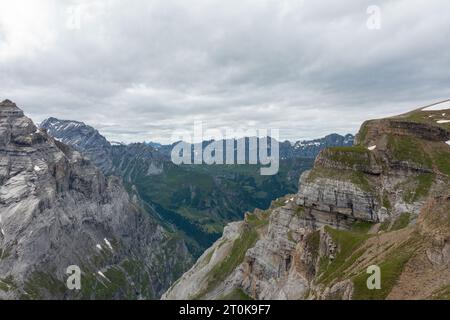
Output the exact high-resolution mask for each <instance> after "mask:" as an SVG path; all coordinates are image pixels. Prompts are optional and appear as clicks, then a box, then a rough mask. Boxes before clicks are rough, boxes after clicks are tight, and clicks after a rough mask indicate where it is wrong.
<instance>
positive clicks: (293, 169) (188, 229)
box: [40, 118, 353, 257]
mask: <svg viewBox="0 0 450 320" xmlns="http://www.w3.org/2000/svg"><path fill="white" fill-rule="evenodd" d="M40 127H41V128H42V129H46V130H47V131H48V133H49V135H51V136H53V137H54V138H55V139H58V140H60V141H62V142H64V143H67V144H69V145H70V146H72V147H73V148H75V149H76V150H78V151H79V152H81V153H82V154H83V155H84V156H86V157H87V158H89V159H91V160H92V161H93V162H94V163H95V164H96V165H97V166H98V167H99V168H101V169H102V171H103V172H104V173H105V174H106V175H116V176H118V177H121V178H122V180H123V184H124V186H125V188H126V189H127V191H128V192H129V193H130V195H131V196H133V197H136V198H137V199H138V200H139V202H140V203H141V204H142V206H143V207H144V208H146V209H147V210H148V211H149V213H150V214H152V215H154V217H155V219H157V220H158V221H159V222H160V223H161V224H163V225H165V226H166V227H167V228H168V229H171V230H172V231H173V232H174V233H176V234H180V235H181V237H183V238H184V239H185V241H186V243H187V244H188V247H189V250H190V252H191V253H192V254H193V255H194V256H197V257H198V256H200V255H201V254H202V253H203V251H204V250H205V249H207V248H208V247H209V246H211V245H212V243H214V241H216V240H217V239H218V238H219V237H220V235H221V234H222V232H223V227H224V226H225V225H226V224H227V223H229V222H231V221H236V220H241V219H242V218H243V213H244V212H245V211H248V210H250V211H251V210H254V209H255V208H268V207H269V205H270V202H271V201H272V200H273V199H276V198H278V197H280V196H283V195H284V194H286V193H292V192H295V191H296V190H297V188H298V185H297V182H298V177H299V175H300V174H301V173H302V172H304V171H305V170H308V169H311V167H312V165H313V162H314V158H315V157H316V155H317V154H318V153H319V151H320V150H322V149H324V148H325V147H329V146H350V145H352V144H353V136H352V135H350V134H349V135H346V136H345V137H344V136H341V135H338V134H331V135H329V136H326V137H324V138H322V139H316V140H310V141H298V142H296V143H290V142H289V141H285V142H283V143H280V158H281V161H280V170H279V173H278V174H277V175H274V176H261V175H260V171H259V166H258V165H239V166H229V165H175V164H173V163H172V161H171V158H170V154H171V150H172V148H173V146H174V144H172V145H161V144H157V143H132V144H128V145H125V144H121V143H110V142H108V141H107V140H106V139H105V138H104V137H103V136H102V135H101V134H100V133H99V132H98V131H97V130H96V129H94V128H93V127H91V126H89V125H86V124H84V123H82V122H78V121H71V120H59V119H56V118H48V119H47V120H45V121H43V122H42V123H41V124H40ZM210 142H211V141H205V142H203V146H206V145H208V144H209V143H210ZM245 143H246V148H247V150H248V148H249V142H248V138H245ZM224 145H226V143H225V142H224ZM247 154H248V153H247Z"/></svg>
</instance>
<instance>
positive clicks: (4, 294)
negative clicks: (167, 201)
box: [0, 100, 190, 299]
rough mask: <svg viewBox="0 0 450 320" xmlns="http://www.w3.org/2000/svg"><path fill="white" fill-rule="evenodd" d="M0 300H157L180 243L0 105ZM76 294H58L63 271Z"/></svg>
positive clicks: (91, 169)
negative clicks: (74, 280)
mask: <svg viewBox="0 0 450 320" xmlns="http://www.w3.org/2000/svg"><path fill="white" fill-rule="evenodd" d="M0 230H1V232H0V299H17V298H24V299H111V298H122V299H124V298H130V299H138V298H158V297H159V296H160V295H161V293H162V292H163V291H164V290H165V289H166V288H167V287H168V286H169V284H170V283H171V282H172V281H173V280H174V278H175V277H176V276H177V270H178V272H180V270H183V268H185V267H186V265H189V261H190V256H189V254H188V253H187V250H186V247H185V246H184V244H183V242H180V241H179V240H177V239H176V238H173V237H172V236H171V235H169V234H168V233H167V232H166V231H165V230H164V229H163V228H162V227H161V226H159V225H158V224H157V223H156V222H155V221H153V220H152V219H151V218H150V217H149V216H148V215H147V214H146V213H145V212H143V210H141V209H140V207H139V206H138V205H137V204H136V203H134V202H133V201H131V200H130V199H129V196H128V194H127V192H126V191H125V190H124V188H123V187H122V184H121V183H120V181H119V180H118V179H117V178H114V177H105V176H104V175H103V174H102V173H101V172H100V171H99V170H98V169H97V168H96V167H95V166H93V165H92V164H91V162H90V161H88V160H86V159H85V158H83V157H82V156H81V155H80V154H79V153H78V152H77V151H75V150H73V149H72V148H71V147H68V146H67V145H65V144H63V143H62V142H59V141H57V140H55V139H53V138H52V137H50V136H49V135H48V134H47V133H46V132H45V131H42V130H39V129H38V128H37V127H36V126H35V125H34V123H33V122H32V121H31V120H30V119H29V118H27V117H26V116H24V114H23V112H22V111H21V110H20V109H19V108H17V106H16V105H15V104H14V103H12V102H11V101H8V100H5V101H4V102H2V103H1V104H0ZM71 266H72V267H73V266H76V267H78V268H79V269H80V270H81V289H80V290H70V289H69V288H68V287H67V286H66V280H67V277H68V275H67V274H66V272H67V270H68V268H69V267H71Z"/></svg>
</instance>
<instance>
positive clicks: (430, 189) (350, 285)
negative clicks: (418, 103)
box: [163, 110, 450, 299]
mask: <svg viewBox="0 0 450 320" xmlns="http://www.w3.org/2000/svg"><path fill="white" fill-rule="evenodd" d="M448 118H450V110H415V111H413V112H410V113H407V114H404V115H401V116H397V117H393V118H389V119H382V120H372V121H368V122H366V123H364V124H363V126H362V127H361V130H360V132H359V134H358V136H357V144H356V145H355V146H353V147H338V148H329V149H326V150H324V151H322V152H321V153H320V154H319V156H318V157H317V159H316V162H315V166H314V168H313V170H311V171H310V172H306V173H304V174H303V175H302V177H301V181H300V188H299V192H298V193H297V194H295V195H288V196H286V197H284V198H281V199H278V200H277V201H274V202H273V204H272V207H271V208H270V209H268V210H266V211H261V210H256V211H255V212H253V213H247V214H246V217H245V220H244V221H242V222H236V223H233V224H231V225H230V226H229V227H228V228H227V229H225V232H224V235H223V237H222V238H221V239H219V240H218V241H217V242H216V243H215V244H214V245H213V246H212V247H211V248H210V249H209V250H208V251H206V252H205V254H204V255H203V256H202V257H200V259H199V260H198V262H197V263H196V264H195V266H194V267H193V268H192V269H191V270H190V271H188V272H187V273H185V274H184V275H183V277H182V278H181V279H180V280H179V281H177V283H176V284H174V285H173V286H172V287H171V288H170V289H169V290H168V291H167V292H166V293H165V294H164V295H163V298H164V299H187V298H200V299H231V298H233V299H247V298H251V299H391V298H392V299H416V298H420V299H424V298H427V299H428V298H429V299H435V298H448V297H449V291H448V288H449V285H450V257H449V247H450V210H449V206H450V193H449V189H450V188H449V187H450V146H449V144H448V143H449V142H448V140H449V137H450V136H449V135H450V124H449V122H448V121H447V120H445V121H442V119H448ZM374 264H375V265H378V266H379V267H380V269H381V278H382V288H381V289H380V290H369V289H368V288H367V286H366V280H367V277H368V276H369V275H368V274H367V273H366V271H367V267H368V266H370V265H374ZM436 279H438V280H436ZM193 283H195V284H196V285H195V286H194V285H192V284H193Z"/></svg>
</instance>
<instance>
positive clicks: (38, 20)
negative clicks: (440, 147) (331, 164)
mask: <svg viewBox="0 0 450 320" xmlns="http://www.w3.org/2000/svg"><path fill="white" fill-rule="evenodd" d="M370 5H377V6H378V7H379V8H380V10H381V11H380V16H381V24H380V29H373V28H372V29H369V28H368V27H367V20H368V19H369V18H371V17H372V18H374V17H376V16H373V15H371V14H368V13H367V9H368V7H369V6H370ZM371 12H373V11H371ZM370 21H374V20H373V19H372V20H370ZM370 25H371V26H374V24H370ZM375 26H376V24H375ZM449 39H450V1H448V0H441V1H439V0H427V1H424V0H387V1H382V0H371V1H364V0H349V1H336V0H329V1H317V0H303V1H302V0H285V1H283V0H273V1H264V0H220V1H214V0H207V1H206V0H205V1H199V0H198V1H197V0H183V1H168V0H161V1H157V0H140V1H138V0H134V1H133V0H131V1H130V0H128V1H118V0H117V1H116V0H104V1H103V0H102V1H95V0H86V1H60V0H58V1H56V0H55V1H47V0H39V1H35V0H29V1H21V0H15V1H11V0H0V99H1V100H3V99H6V98H8V99H11V100H13V101H15V102H16V103H17V104H18V105H19V106H20V107H21V108H23V109H24V110H25V112H26V113H27V114H28V115H29V116H30V117H32V119H33V120H35V121H36V122H39V121H42V120H43V119H45V118H47V117H49V116H54V117H58V118H61V119H73V120H79V121H84V122H86V123H87V124H90V125H92V126H94V127H96V128H97V129H99V130H100V132H101V133H103V134H104V135H105V136H106V137H107V138H109V139H111V140H120V141H125V142H130V141H142V140H147V141H148V140H153V141H162V142H168V140H169V139H170V138H171V135H172V132H173V130H175V129H190V128H191V127H192V125H193V122H194V120H203V121H204V122H205V123H206V125H207V126H208V127H211V128H218V127H223V126H232V127H235V128H236V127H239V128H243V129H245V128H249V127H253V128H279V129H280V131H281V138H286V139H291V140H297V139H303V138H314V137H320V136H323V135H326V134H328V133H331V132H337V133H341V134H345V133H349V132H350V133H355V132H356V131H357V130H358V128H359V125H360V124H361V122H362V121H363V120H365V119H368V118H374V117H384V116H388V115H393V114H398V113H401V112H405V111H407V110H409V109H411V108H414V107H418V106H421V105H426V104H429V103H432V102H435V101H440V100H444V99H448V98H450V43H449Z"/></svg>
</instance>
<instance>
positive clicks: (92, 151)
mask: <svg viewBox="0 0 450 320" xmlns="http://www.w3.org/2000/svg"><path fill="white" fill-rule="evenodd" d="M39 127H40V128H41V129H45V130H46V131H47V132H48V134H49V135H51V136H52V137H54V138H55V139H57V140H59V141H61V142H63V143H65V144H67V145H70V146H72V147H74V148H75V149H76V150H78V151H80V152H82V153H83V154H84V155H85V156H86V157H88V158H89V159H90V160H91V161H92V162H94V163H95V165H96V166H97V167H99V168H100V169H101V170H102V171H103V172H104V173H107V174H109V173H111V171H112V167H113V165H112V161H111V144H110V143H109V141H108V140H107V139H106V138H105V137H104V136H102V135H101V134H100V133H99V132H98V130H96V129H95V128H93V127H91V126H89V125H87V124H85V123H84V122H80V121H73V120H60V119H57V118H54V117H50V118H48V119H46V120H44V121H43V122H42V123H41V124H40V125H39Z"/></svg>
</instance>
